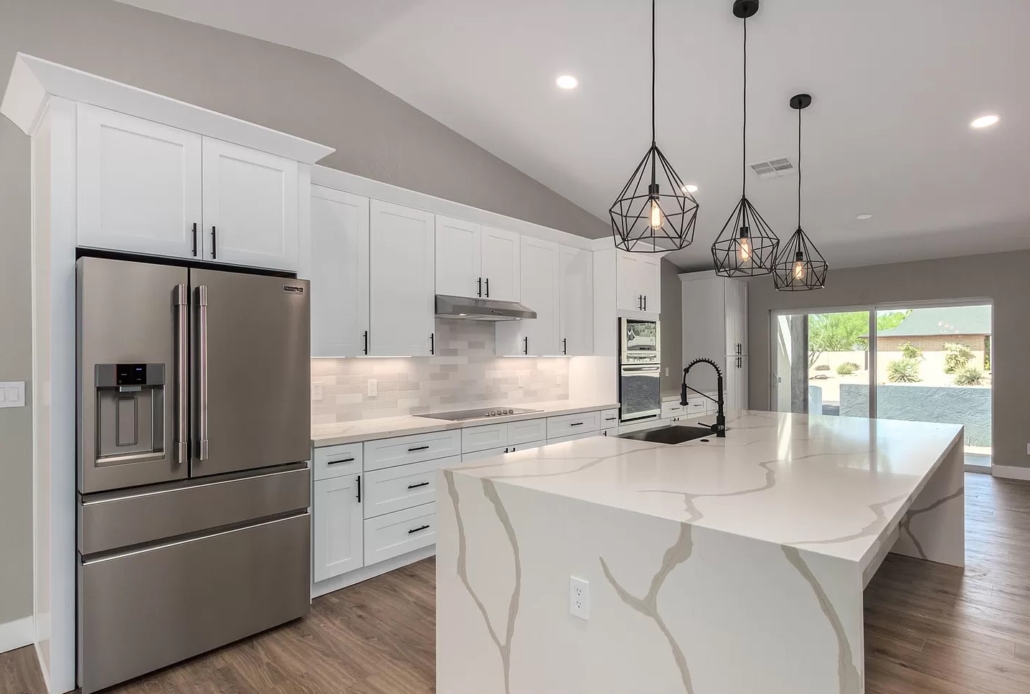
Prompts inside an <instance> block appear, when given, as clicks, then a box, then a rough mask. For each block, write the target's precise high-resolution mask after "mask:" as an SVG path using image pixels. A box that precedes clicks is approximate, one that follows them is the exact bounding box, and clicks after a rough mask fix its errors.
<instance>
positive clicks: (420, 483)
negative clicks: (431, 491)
mask: <svg viewBox="0 0 1030 694" xmlns="http://www.w3.org/2000/svg"><path fill="white" fill-rule="evenodd" d="M428 486H429V482H419V483H418V484H409V485H408V489H418V488H419V487H428Z"/></svg>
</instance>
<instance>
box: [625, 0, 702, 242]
mask: <svg viewBox="0 0 1030 694" xmlns="http://www.w3.org/2000/svg"><path fill="white" fill-rule="evenodd" d="M654 97H655V1H654V0H651V146H650V147H649V148H648V150H647V153H646V154H645V155H644V158H643V159H641V160H640V163H639V164H638V165H637V168H636V169H635V170H634V171H633V175H632V176H630V177H629V181H627V182H626V185H625V187H623V189H622V192H621V193H619V197H618V199H617V200H616V201H615V202H614V203H612V206H611V209H609V211H608V212H609V214H610V215H611V219H612V235H613V237H614V240H615V247H616V248H619V249H622V250H624V251H633V252H637V253H664V252H666V251H675V250H681V249H683V248H686V247H687V246H689V245H690V244H691V242H692V241H693V240H694V225H695V223H696V222H697V209H698V204H697V200H695V199H694V196H693V195H691V194H690V192H689V191H688V190H687V187H686V184H684V183H683V180H682V179H681V178H680V177H679V175H678V174H677V173H676V170H675V169H673V168H672V164H670V163H669V160H668V159H666V158H665V155H664V154H662V151H661V150H660V149H658V145H657V143H656V140H655V109H654V101H655V99H654Z"/></svg>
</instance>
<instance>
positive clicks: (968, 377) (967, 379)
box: [955, 366, 984, 386]
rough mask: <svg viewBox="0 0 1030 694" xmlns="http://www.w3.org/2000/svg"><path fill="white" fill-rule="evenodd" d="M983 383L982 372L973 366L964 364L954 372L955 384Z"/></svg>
mask: <svg viewBox="0 0 1030 694" xmlns="http://www.w3.org/2000/svg"><path fill="white" fill-rule="evenodd" d="M983 383H984V372H983V371H981V370H980V369H979V368H977V367H975V366H966V367H963V368H962V369H960V370H959V371H958V372H957V373H956V374H955V385H957V386H982V385H983Z"/></svg>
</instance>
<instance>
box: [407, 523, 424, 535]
mask: <svg viewBox="0 0 1030 694" xmlns="http://www.w3.org/2000/svg"><path fill="white" fill-rule="evenodd" d="M428 528H429V526H428V525H420V526H419V527H417V528H412V529H411V530H409V531H408V534H409V535H411V534H412V533H418V532H422V531H423V530H427V529H428Z"/></svg>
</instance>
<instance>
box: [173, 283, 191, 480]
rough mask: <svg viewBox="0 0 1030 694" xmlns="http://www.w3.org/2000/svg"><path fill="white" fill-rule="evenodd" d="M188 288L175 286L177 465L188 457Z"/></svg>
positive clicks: (182, 285) (181, 463)
mask: <svg viewBox="0 0 1030 694" xmlns="http://www.w3.org/2000/svg"><path fill="white" fill-rule="evenodd" d="M189 302H190V300H189V290H188V289H187V287H186V285H185V284H179V285H177V286H176V287H175V311H176V314H177V315H176V318H177V322H178V326H177V327H178V334H177V335H176V341H177V343H178V344H177V345H176V354H175V388H176V395H175V396H176V423H175V435H176V438H177V439H178V440H177V441H176V442H175V453H176V456H177V461H178V463H179V465H185V464H186V462H187V460H188V459H189V445H190V444H189V440H190V434H189V431H188V430H187V427H188V426H189V425H188V424H187V422H188V421H189V419H188V416H187V408H188V407H189V386H188V378H189V377H188V375H187V366H186V359H187V354H186V353H187V350H189V343H188V339H187V338H188V335H189V325H188V321H189V314H188V312H189Z"/></svg>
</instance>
